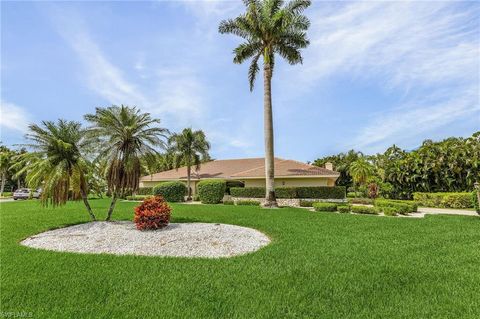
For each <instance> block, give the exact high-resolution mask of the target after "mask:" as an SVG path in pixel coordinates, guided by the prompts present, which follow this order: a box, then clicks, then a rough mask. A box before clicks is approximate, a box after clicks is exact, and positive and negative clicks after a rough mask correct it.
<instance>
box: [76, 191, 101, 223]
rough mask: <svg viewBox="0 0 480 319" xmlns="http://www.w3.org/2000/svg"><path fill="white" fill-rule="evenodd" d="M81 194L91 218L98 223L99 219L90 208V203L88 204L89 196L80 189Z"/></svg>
mask: <svg viewBox="0 0 480 319" xmlns="http://www.w3.org/2000/svg"><path fill="white" fill-rule="evenodd" d="M80 194H81V196H82V200H83V203H84V204H85V207H86V208H87V211H88V214H89V215H90V218H91V219H92V220H93V221H96V220H97V218H96V217H95V214H94V213H93V211H92V208H91V207H90V203H89V202H88V197H87V194H86V193H85V190H84V189H80Z"/></svg>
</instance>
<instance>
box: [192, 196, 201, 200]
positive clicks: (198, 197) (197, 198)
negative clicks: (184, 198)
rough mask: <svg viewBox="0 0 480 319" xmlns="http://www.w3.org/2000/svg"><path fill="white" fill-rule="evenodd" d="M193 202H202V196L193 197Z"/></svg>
mask: <svg viewBox="0 0 480 319" xmlns="http://www.w3.org/2000/svg"><path fill="white" fill-rule="evenodd" d="M192 200H193V201H194V202H199V201H200V196H198V195H193V196H192Z"/></svg>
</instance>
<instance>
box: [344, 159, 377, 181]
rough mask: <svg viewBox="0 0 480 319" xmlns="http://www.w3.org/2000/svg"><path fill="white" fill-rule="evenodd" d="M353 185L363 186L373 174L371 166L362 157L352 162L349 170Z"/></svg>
mask: <svg viewBox="0 0 480 319" xmlns="http://www.w3.org/2000/svg"><path fill="white" fill-rule="evenodd" d="M349 172H350V175H351V176H352V179H353V182H354V184H355V185H364V184H365V183H366V182H367V180H368V178H369V177H370V176H372V174H373V167H372V165H371V164H370V163H369V162H367V160H366V159H365V158H363V157H360V158H359V159H358V160H356V161H355V162H353V163H352V164H351V165H350V169H349Z"/></svg>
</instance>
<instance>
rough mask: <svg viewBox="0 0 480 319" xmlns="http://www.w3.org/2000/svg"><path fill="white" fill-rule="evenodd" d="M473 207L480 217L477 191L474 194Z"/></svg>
mask: <svg viewBox="0 0 480 319" xmlns="http://www.w3.org/2000/svg"><path fill="white" fill-rule="evenodd" d="M472 205H473V208H475V211H476V212H477V214H479V215H480V203H479V202H478V196H477V191H473V192H472Z"/></svg>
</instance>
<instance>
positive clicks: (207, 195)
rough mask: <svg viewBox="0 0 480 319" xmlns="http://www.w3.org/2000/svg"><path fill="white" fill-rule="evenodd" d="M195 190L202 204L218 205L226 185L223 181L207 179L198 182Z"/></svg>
mask: <svg viewBox="0 0 480 319" xmlns="http://www.w3.org/2000/svg"><path fill="white" fill-rule="evenodd" d="M197 188H198V197H199V198H200V200H201V201H202V203H203V204H218V203H220V202H221V201H222V199H223V195H225V188H226V183H225V180H223V179H207V180H203V181H200V182H199V183H198V186H197Z"/></svg>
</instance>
